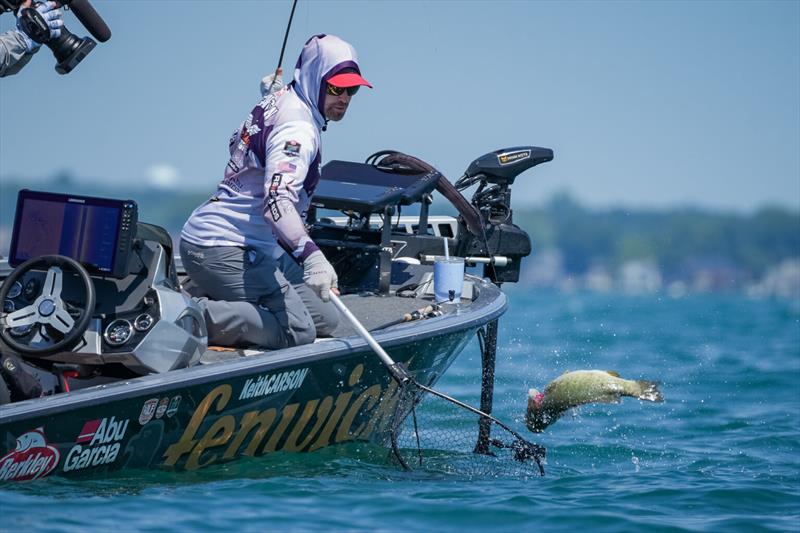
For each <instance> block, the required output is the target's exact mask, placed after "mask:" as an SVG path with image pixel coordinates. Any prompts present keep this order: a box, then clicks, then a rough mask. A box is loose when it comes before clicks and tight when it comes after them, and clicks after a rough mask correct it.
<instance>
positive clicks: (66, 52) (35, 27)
mask: <svg viewBox="0 0 800 533" xmlns="http://www.w3.org/2000/svg"><path fill="white" fill-rule="evenodd" d="M23 2H24V0H0V13H1V12H6V11H18V10H19V9H20V7H21V6H22V3H23ZM59 3H60V4H61V6H63V7H65V8H67V9H70V8H71V9H72V11H73V12H74V13H75V15H76V16H77V17H78V20H80V21H81V22H82V23H83V24H84V26H86V27H87V29H89V31H90V32H91V33H92V35H95V36H97V37H98V39H100V40H101V41H106V40H108V38H110V37H111V32H110V31H109V30H108V27H107V26H106V25H105V22H103V20H102V19H101V18H100V16H99V15H98V14H97V12H96V11H95V10H94V8H92V6H91V5H90V4H89V2H88V1H87V0H60V2H59ZM39 4H41V2H38V1H37V2H34V3H33V4H32V5H31V7H26V8H22V10H21V11H20V12H19V14H18V16H19V23H20V26H21V29H22V31H24V32H25V33H26V34H27V35H28V37H30V38H31V39H32V40H33V41H35V42H37V43H39V44H44V45H47V47H48V48H50V50H51V51H52V52H53V55H54V56H55V58H56V67H55V68H56V72H58V73H59V74H67V73H69V72H71V71H72V69H74V68H75V67H76V66H77V65H78V63H80V62H81V61H83V58H85V57H86V56H87V55H89V52H91V51H92V50H93V49H94V47H95V46H96V45H97V42H96V41H95V40H94V39H92V38H91V37H78V36H76V35H75V34H74V33H72V32H71V31H69V30H68V29H67V28H66V26H62V27H61V35H60V36H59V37H57V38H55V39H52V38H51V37H50V28H49V27H48V25H47V21H46V20H44V17H43V16H42V14H41V13H39V12H38V11H36V6H38V5H39Z"/></svg>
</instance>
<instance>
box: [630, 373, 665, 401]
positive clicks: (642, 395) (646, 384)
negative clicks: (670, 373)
mask: <svg viewBox="0 0 800 533" xmlns="http://www.w3.org/2000/svg"><path fill="white" fill-rule="evenodd" d="M636 384H637V385H639V388H640V391H639V395H638V396H637V398H639V399H640V400H647V401H648V402H663V401H664V395H663V394H661V391H660V390H658V386H659V385H661V383H660V382H658V381H648V380H646V379H642V380H638V381H636Z"/></svg>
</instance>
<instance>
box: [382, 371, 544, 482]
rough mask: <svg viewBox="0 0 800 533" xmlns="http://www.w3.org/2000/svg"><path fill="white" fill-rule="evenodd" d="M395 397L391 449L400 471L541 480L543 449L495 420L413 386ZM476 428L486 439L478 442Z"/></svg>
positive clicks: (463, 404)
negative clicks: (439, 471)
mask: <svg viewBox="0 0 800 533" xmlns="http://www.w3.org/2000/svg"><path fill="white" fill-rule="evenodd" d="M399 394H400V398H399V400H398V402H397V404H396V407H395V413H394V418H393V424H392V428H391V441H392V442H391V443H392V453H393V456H394V457H395V459H397V461H398V462H399V463H400V464H401V465H402V466H403V467H404V468H406V469H408V470H422V469H424V470H441V471H446V472H451V473H455V474H459V475H468V476H475V477H485V476H519V475H524V476H529V475H544V467H543V465H542V462H543V460H544V457H545V449H544V448H543V447H542V446H539V445H537V444H533V443H531V442H528V441H527V440H525V439H524V438H522V436H520V435H519V434H518V433H517V432H515V431H514V430H512V429H511V428H509V427H508V426H506V425H505V424H503V423H502V422H500V421H499V420H497V419H495V418H494V417H491V416H490V415H487V414H485V413H481V411H479V410H477V409H475V408H474V407H471V406H469V405H467V404H465V403H463V402H460V401H458V400H456V399H454V398H451V397H449V396H447V395H445V394H442V393H440V392H437V391H435V390H433V389H430V388H428V387H425V386H423V385H421V384H419V383H415V382H413V381H412V382H410V383H407V384H405V385H404V386H402V387H401V388H400V391H399ZM481 425H483V427H484V430H483V434H484V435H485V438H479V427H480V426H481Z"/></svg>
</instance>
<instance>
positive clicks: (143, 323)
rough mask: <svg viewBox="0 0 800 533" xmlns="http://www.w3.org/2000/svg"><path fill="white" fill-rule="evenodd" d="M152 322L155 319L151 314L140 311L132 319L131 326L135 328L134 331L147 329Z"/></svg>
mask: <svg viewBox="0 0 800 533" xmlns="http://www.w3.org/2000/svg"><path fill="white" fill-rule="evenodd" d="M153 322H155V319H154V318H153V317H152V316H151V315H149V314H147V313H142V314H141V315H139V316H137V317H136V320H134V321H133V327H134V328H136V331H147V330H148V329H150V327H151V326H152V325H153Z"/></svg>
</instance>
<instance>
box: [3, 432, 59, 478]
mask: <svg viewBox="0 0 800 533" xmlns="http://www.w3.org/2000/svg"><path fill="white" fill-rule="evenodd" d="M60 458H61V454H59V453H58V449H57V448H55V447H53V446H50V445H49V444H48V443H47V439H46V438H45V436H44V427H39V428H36V429H33V430H31V431H28V432H27V433H23V434H22V435H20V436H19V437H17V445H16V446H15V447H14V449H13V450H11V451H10V452H8V453H7V454H6V455H4V456H3V457H0V481H28V480H31V479H38V478H40V477H44V476H46V475H47V474H49V473H50V472H52V471H53V470H54V469H55V467H56V465H58V460H59V459H60Z"/></svg>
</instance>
